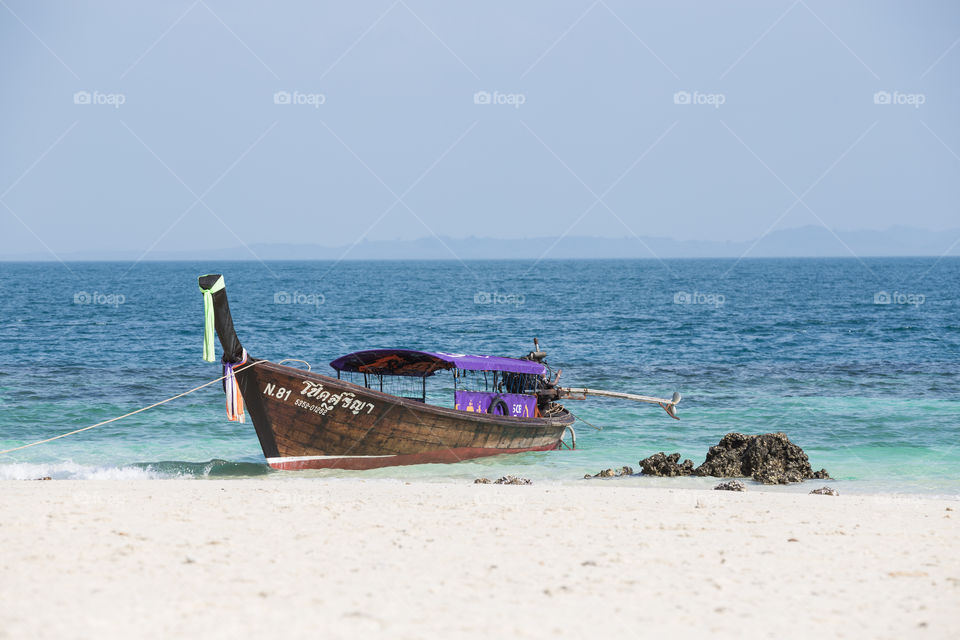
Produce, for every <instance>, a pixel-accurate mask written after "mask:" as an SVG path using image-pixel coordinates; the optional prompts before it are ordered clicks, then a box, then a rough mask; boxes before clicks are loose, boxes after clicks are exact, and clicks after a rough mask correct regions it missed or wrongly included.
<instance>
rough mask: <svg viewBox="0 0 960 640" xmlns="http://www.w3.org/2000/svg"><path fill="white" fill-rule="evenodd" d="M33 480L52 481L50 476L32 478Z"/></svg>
mask: <svg viewBox="0 0 960 640" xmlns="http://www.w3.org/2000/svg"><path fill="white" fill-rule="evenodd" d="M34 480H53V478H51V477H50V476H43V477H42V478H34Z"/></svg>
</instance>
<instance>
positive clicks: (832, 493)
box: [810, 487, 840, 496]
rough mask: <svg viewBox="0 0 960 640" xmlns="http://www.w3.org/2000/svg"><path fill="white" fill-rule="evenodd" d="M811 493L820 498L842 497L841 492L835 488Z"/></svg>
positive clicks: (820, 489)
mask: <svg viewBox="0 0 960 640" xmlns="http://www.w3.org/2000/svg"><path fill="white" fill-rule="evenodd" d="M810 493H811V494H813V495H818V496H839V495H840V492H839V491H837V490H836V489H834V488H833V487H820V488H819V489H814V490H813V491H811V492H810Z"/></svg>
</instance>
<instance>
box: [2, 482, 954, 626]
mask: <svg viewBox="0 0 960 640" xmlns="http://www.w3.org/2000/svg"><path fill="white" fill-rule="evenodd" d="M808 484H809V483H808ZM816 486H819V485H816ZM810 488H811V489H812V488H814V485H812V484H811V485H810ZM0 491H2V495H3V499H2V504H0V554H2V555H0V567H2V569H0V638H26V637H30V638H37V637H40V638H65V637H87V638H89V637H120V636H126V637H147V638H169V637H172V636H184V635H185V636H192V637H197V636H202V637H204V638H236V637H251V636H262V637H276V636H280V635H285V636H291V637H307V636H311V637H321V638H347V637H352V638H357V637H364V636H367V635H368V634H372V635H374V636H376V637H408V638H422V637H450V638H460V637H478V638H500V637H520V638H544V637H552V636H563V637H579V638H596V637H602V636H603V635H606V634H611V633H613V634H629V636H628V637H631V638H633V637H647V636H649V635H650V634H652V633H662V634H669V635H670V637H681V638H685V637H695V636H700V637H704V636H705V634H709V635H710V636H718V637H738V638H740V637H757V638H763V637H769V638H784V637H788V638H795V637H804V636H807V637H848V638H864V637H872V638H904V637H917V638H947V637H953V638H956V637H958V636H960V544H958V543H960V536H958V526H957V525H958V524H960V504H958V503H956V502H948V501H940V500H933V499H915V498H893V497H880V496H876V497H864V496H853V497H849V496H840V497H829V496H816V495H806V494H778V493H767V492H761V491H757V490H751V491H748V492H746V493H731V492H721V491H710V490H703V491H697V490H673V489H659V488H658V489H650V488H637V487H623V486H620V487H618V486H617V485H616V482H615V480H614V481H590V482H589V483H584V484H583V485H582V486H569V485H562V486H561V485H554V486H546V485H537V484H535V485H533V486H496V485H472V484H440V483H413V484H405V483H403V482H390V481H366V482H364V481H360V480H329V479H265V480H254V479H245V480H142V481H47V482H34V481H6V482H2V483H0Z"/></svg>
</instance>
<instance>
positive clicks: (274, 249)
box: [0, 226, 960, 261]
mask: <svg viewBox="0 0 960 640" xmlns="http://www.w3.org/2000/svg"><path fill="white" fill-rule="evenodd" d="M141 254H142V250H133V251H112V252H111V251H75V252H61V253H59V257H60V259H62V260H78V261H89V260H124V261H126V260H136V259H138V258H140V256H141ZM943 255H950V256H960V228H956V229H950V230H947V231H928V230H924V229H916V228H912V227H892V228H890V229H886V230H884V231H838V232H836V234H834V233H833V232H831V231H829V230H828V229H826V228H824V227H818V226H806V227H797V228H793V229H784V230H780V231H774V232H772V233H769V234H767V235H766V236H764V237H762V238H757V239H756V240H752V241H749V242H712V241H689V240H674V239H672V238H665V237H654V236H644V237H641V238H596V237H588V236H566V237H563V238H559V237H541V238H522V239H520V238H511V239H501V238H473V237H470V238H449V237H441V238H436V237H428V238H419V239H417V240H396V241H385V240H377V241H362V242H359V243H357V244H356V245H355V246H353V247H350V246H349V245H344V246H339V247H325V246H321V245H315V244H264V243H257V244H251V245H250V246H249V249H247V248H245V247H229V248H223V249H202V250H185V251H153V252H151V253H149V254H148V255H147V256H146V257H145V258H144V259H145V260H252V259H255V257H254V256H256V258H259V259H261V260H337V259H341V258H342V259H344V260H454V259H458V258H459V259H460V260H482V259H527V260H536V259H539V258H544V259H595V258H740V257H748V258H786V257H852V256H858V257H861V258H863V257H871V256H884V257H896V256H938V257H939V256H943ZM52 259H53V257H52V256H51V255H50V254H49V253H39V252H33V253H29V254H18V255H2V256H0V260H7V261H28V260H52Z"/></svg>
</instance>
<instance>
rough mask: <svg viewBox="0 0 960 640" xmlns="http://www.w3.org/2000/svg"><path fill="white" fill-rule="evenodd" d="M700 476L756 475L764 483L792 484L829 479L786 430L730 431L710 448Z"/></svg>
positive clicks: (824, 470)
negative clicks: (816, 467)
mask: <svg viewBox="0 0 960 640" xmlns="http://www.w3.org/2000/svg"><path fill="white" fill-rule="evenodd" d="M694 473H695V474H696V475H698V476H714V477H717V478H753V479H754V480H756V481H757V482H762V483H763V484H788V483H791V482H803V481H804V480H808V479H811V478H819V479H829V478H830V476H829V475H828V474H827V471H826V469H821V470H820V471H814V470H813V469H812V468H811V467H810V460H809V459H808V458H807V454H806V453H804V452H803V449H801V448H800V447H798V446H797V445H795V444H794V443H792V442H790V439H789V438H788V437H787V435H786V434H785V433H765V434H763V435H757V436H749V435H744V434H742V433H728V434H727V435H725V436H723V438H722V439H721V440H720V442H719V443H718V444H717V445H716V446H713V447H710V451H708V452H707V459H706V460H705V461H704V463H703V464H701V465H700V466H699V467H697V468H696V470H695V471H694Z"/></svg>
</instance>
